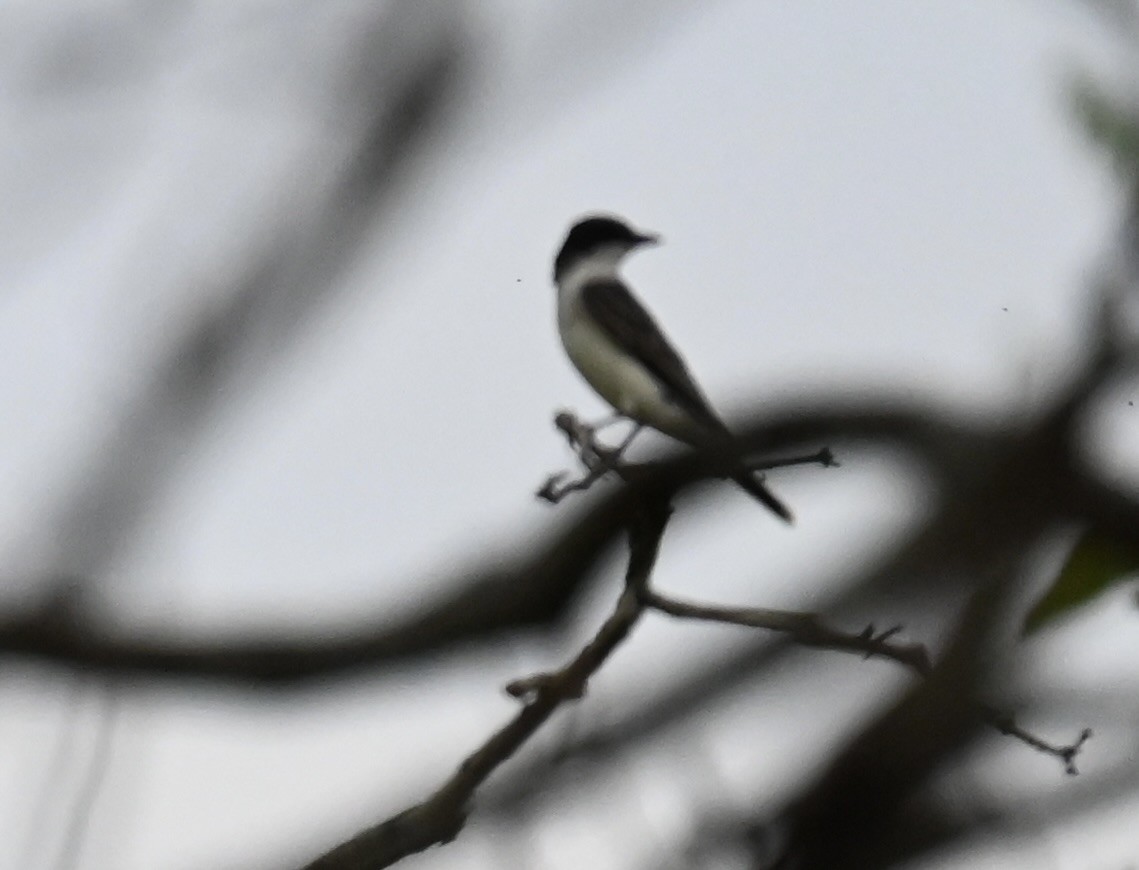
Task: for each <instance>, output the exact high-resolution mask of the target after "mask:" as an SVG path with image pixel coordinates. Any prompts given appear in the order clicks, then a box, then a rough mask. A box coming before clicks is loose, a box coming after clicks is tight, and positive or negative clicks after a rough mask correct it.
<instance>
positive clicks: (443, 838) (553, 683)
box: [305, 500, 670, 870]
mask: <svg viewBox="0 0 1139 870" xmlns="http://www.w3.org/2000/svg"><path fill="white" fill-rule="evenodd" d="M669 513H670V508H669V507H668V505H667V503H666V502H664V501H663V500H656V501H653V502H652V503H647V504H646V505H645V506H644V507H643V509H642V511H641V512H640V513H639V514H638V515H637V516H636V518H635V519H634V520H633V521H632V523H631V526H630V528H629V564H628V568H627V570H626V577H625V590H624V592H623V593H622V594H621V597H620V599H619V600H618V601H617V605H616V607H615V608H614V610H613V613H612V614H610V616H609V618H608V619H606V620H605V622H604V623H603V624H602V626H601V628H600V629H599V630H598V632H597V634H596V635H595V636H594V637H593V639H592V640H591V641H590V642H589V643H588V644H586V645H585V647H584V648H583V649H582V650H581V652H579V653H578V654H577V656H576V657H575V658H574V659H573V661H571V662H570V663H569V664H568V665H566V666H565V667H564V668H562V669H560V670H558V671H554V672H551V673H544V674H539V675H536V676H531V677H528V678H525V679H524V680H521V681H515V682H514V683H512V684H511V685H510V687H508V690H509V691H511V693H512V694H514V695H516V696H525V699H526V700H525V704H524V706H523V707H522V709H521V710H519V711H518V713H517V715H515V717H514V718H513V719H512V720H510V722H508V723H507V724H506V725H504V726H503V727H502V728H500V729H499V730H498V731H497V732H496V733H494V734H493V735H491V737H490V738H489V739H488V740H487V741H486V742H484V743H483V745H482V746H480V747H479V748H478V749H477V750H475V751H474V752H473V753H471V754H470V755H469V756H467V758H466V759H465V760H464V761H463V762H462V764H460V765H459V768H458V770H456V771H455V773H454V774H453V775H452V776H451V778H450V779H449V780H447V782H445V783H444V784H443V785H442V786H441V787H440V788H439V789H438V790H437V791H436V792H435V793H434V794H433V795H431V797H429V798H428V799H427V800H426V801H424V802H423V803H421V804H418V805H416V806H414V807H411V808H410V809H407V810H404V811H403V812H401V813H399V814H397V815H395V816H393V817H391V818H389V819H387V820H386V821H384V822H381V823H380V824H378V825H376V826H374V827H371V828H368V829H367V830H365V831H362V832H361V833H359V834H357V835H356V836H355V837H353V838H352V839H351V840H349V841H347V842H345V843H343V844H341V845H339V846H337V847H336V848H334V849H332V850H331V851H329V852H327V853H325V854H324V855H322V856H321V857H319V858H317V859H316V860H315V861H313V862H311V863H310V864H307V865H305V870H347V868H352V870H378V868H381V867H389V866H391V865H392V864H394V863H395V862H396V861H398V860H400V859H401V858H404V857H406V856H408V855H411V854H414V853H416V852H421V851H423V850H425V849H428V848H430V847H431V846H434V845H439V844H442V843H447V842H450V841H451V840H453V839H454V838H455V837H456V836H457V835H458V833H459V831H460V830H462V827H463V825H464V823H465V822H466V816H467V811H468V810H467V807H468V804H469V802H470V800H471V798H472V797H473V796H474V793H475V791H476V789H477V788H478V787H479V786H480V785H481V784H482V783H483V782H484V781H485V780H486V778H487V777H488V776H490V774H491V773H493V772H494V770H495V769H497V768H498V767H499V765H501V764H502V763H503V762H504V761H506V760H507V759H508V758H510V757H511V756H512V755H513V754H514V753H515V752H517V751H518V749H519V748H520V747H521V746H522V745H523V744H524V743H525V742H526V741H527V740H528V739H529V738H530V737H531V736H532V735H533V734H534V733H535V732H536V731H537V730H538V728H539V727H541V725H542V724H543V723H544V722H545V721H546V720H547V719H549V718H550V716H551V715H552V714H553V713H554V711H555V710H557V709H558V707H560V706H561V705H562V704H563V703H565V702H567V701H572V700H575V699H577V698H580V697H581V696H582V695H583V694H584V692H585V687H586V684H587V683H588V681H589V678H590V677H591V676H592V675H593V674H594V673H595V672H596V671H597V669H598V668H600V667H601V665H602V664H603V663H604V662H605V661H606V659H608V658H609V656H610V654H611V653H612V652H613V651H614V650H615V649H616V648H617V647H618V646H619V645H620V644H621V642H622V641H623V640H624V639H625V638H626V637H627V636H628V634H629V631H630V630H631V629H632V627H633V625H634V624H635V623H636V622H637V620H638V619H639V618H640V616H641V614H642V613H643V612H644V603H643V598H644V589H645V588H646V586H647V584H648V578H649V574H650V573H651V572H652V568H653V565H654V564H655V563H656V557H657V552H658V550H659V547H660V540H661V537H662V536H663V534H664V529H665V525H666V524H667V523H668V517H669Z"/></svg>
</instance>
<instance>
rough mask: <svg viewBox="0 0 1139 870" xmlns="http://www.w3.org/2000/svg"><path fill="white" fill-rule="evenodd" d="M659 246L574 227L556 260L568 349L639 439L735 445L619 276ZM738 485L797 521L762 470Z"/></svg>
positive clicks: (615, 225) (606, 224)
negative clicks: (651, 433)
mask: <svg viewBox="0 0 1139 870" xmlns="http://www.w3.org/2000/svg"><path fill="white" fill-rule="evenodd" d="M658 241H660V239H659V238H658V237H657V236H656V235H654V234H651V233H640V232H637V231H635V230H633V229H631V228H630V227H628V226H627V225H626V224H624V223H623V222H621V221H619V220H616V219H615V218H611V217H604V216H589V217H585V218H583V219H581V220H580V221H578V222H577V223H576V224H574V225H573V227H572V229H570V231H569V235H568V236H566V240H565V243H564V244H563V245H562V248H561V250H560V251H558V256H557V257H556V258H555V260H554V283H555V284H556V285H557V287H558V332H559V333H560V334H561V337H562V344H563V345H564V346H565V349H566V353H567V354H569V358H570V360H571V361H572V362H573V364H574V366H576V367H577V370H578V371H579V372H581V374H582V377H584V378H585V379H586V380H587V381H588V382H589V385H590V386H592V387H593V389H595V390H596V391H597V392H598V393H599V394H600V395H601V397H602V398H603V399H605V401H607V402H608V403H609V404H610V405H612V406H613V408H614V409H615V410H616V411H617V412H618V413H619V414H621V415H622V416H624V417H628V418H630V419H631V420H633V421H634V422H635V423H636V424H637V428H636V429H634V430H633V435H635V434H636V432H637V431H639V430H640V428H641V426H646V425H647V426H652V427H653V428H654V429H657V430H659V431H661V432H663V433H664V434H666V435H670V436H672V437H673V438H676V439H678V440H680V441H684V442H686V443H688V444H691V445H693V446H696V447H710V446H715V445H717V444H727V443H728V442H729V441H730V440H731V434H730V433H729V432H728V427H727V426H725V425H724V422H723V420H721V419H720V418H719V416H717V414H716V412H715V411H713V410H712V407H711V405H710V404H709V403H708V399H707V398H706V397H705V396H704V393H703V391H701V389H700V387H699V386H697V384H696V381H695V380H694V379H693V377H692V375H691V374H690V373H689V371H688V367H687V366H686V365H685V364H684V360H683V359H682V358H681V356H680V354H678V353H677V352H676V350H675V349H674V348H673V346H672V345H671V344H670V343H669V340H668V339H667V338H666V337H665V335H664V333H663V332H661V331H660V328H659V327H658V326H657V325H656V322H655V321H654V320H653V318H652V316H651V315H650V314H649V313H648V312H647V311H646V310H645V309H644V307H643V306H642V305H641V303H640V302H638V301H637V299H636V297H634V296H633V294H632V293H631V292H629V288H628V287H627V286H625V282H624V281H623V280H622V279H621V275H620V273H619V272H618V267H619V266H620V265H621V261H622V260H623V259H624V258H625V255H626V254H628V253H629V252H631V251H632V250H633V249H635V248H639V247H641V246H642V245H653V244H656V243H657V242H658ZM629 440H632V435H630V437H629V439H628V440H626V442H625V443H626V444H627V443H628V441H629ZM622 446H624V445H622ZM732 480H734V481H735V482H736V483H738V484H739V485H740V486H741V487H743V488H744V489H745V490H747V491H748V492H749V493H750V494H751V495H752V496H754V497H755V498H756V499H758V500H759V501H761V502H762V503H763V504H764V505H766V506H767V507H768V508H769V509H770V510H771V511H772V512H773V513H775V514H776V515H778V516H779V517H781V518H782V519H784V520H786V521H787V522H791V512H790V511H789V510H788V509H787V507H786V506H785V505H784V504H783V503H782V502H781V501H779V499H777V498H776V497H775V496H774V495H772V494H771V491H770V490H768V488H767V487H766V486H764V484H763V481H762V480H760V479H759V477H757V476H756V475H755V473H754V472H749V471H740V472H739V473H738V474H733V475H732Z"/></svg>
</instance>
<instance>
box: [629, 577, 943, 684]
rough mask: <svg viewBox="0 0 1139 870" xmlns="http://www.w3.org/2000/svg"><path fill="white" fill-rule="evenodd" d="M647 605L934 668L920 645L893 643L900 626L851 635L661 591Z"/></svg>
mask: <svg viewBox="0 0 1139 870" xmlns="http://www.w3.org/2000/svg"><path fill="white" fill-rule="evenodd" d="M644 603H645V606H646V607H648V608H651V609H653V610H659V611H660V612H661V613H667V614H668V615H669V616H676V617H679V618H681V619H699V620H704V621H709V622H723V623H727V624H729V625H743V626H750V627H752V628H763V629H767V630H768V631H776V632H779V633H781V634H786V635H787V636H788V637H789V638H790V640H791V642H792V643H795V644H798V645H799V646H807V647H815V648H818V649H829V650H837V651H840V652H852V653H856V654H858V655H862V656H865V657H866V658H870V657H871V656H879V657H882V658H887V659H893V660H894V661H896V662H898V663H899V664H902V665H905V666H906V667H908V668H910V669H911V670H913V671H914V672H916V673H917V674H919V675H920V676H923V677H926V676H929V674H930V671H931V670H932V669H933V665H932V664H931V662H930V658H929V652H928V651H927V650H926V648H925V647H924V646H923V645H922V644H920V643H897V642H896V641H894V640H892V638H893V637H894V635H896V634H897V633H898V632H899V631H900V630H901V627H900V626H895V627H894V628H890V629H887V630H886V631H883V632H877V631H875V629H874V626H872V625H868V626H866V628H864V629H863V630H862V631H860V632H858V633H857V634H851V633H848V632H844V631H839V630H838V629H834V628H831V627H830V626H828V625H826V624H825V623H824V622H823V621H822V620H821V619H820V618H819V616H818V615H817V614H814V613H802V612H797V611H791V610H768V609H766V608H760V607H722V606H717V605H711V604H698V603H696V602H691V601H681V600H680V599H677V598H670V597H666V596H664V595H661V594H659V593H657V592H653V591H651V590H648V591H646V592H645V602H644Z"/></svg>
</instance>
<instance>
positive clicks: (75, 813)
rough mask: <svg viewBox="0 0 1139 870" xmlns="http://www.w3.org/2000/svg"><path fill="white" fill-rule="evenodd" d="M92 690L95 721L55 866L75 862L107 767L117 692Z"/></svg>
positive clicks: (62, 868) (62, 869)
mask: <svg viewBox="0 0 1139 870" xmlns="http://www.w3.org/2000/svg"><path fill="white" fill-rule="evenodd" d="M96 691H98V692H99V693H100V700H101V707H100V710H99V717H98V720H97V721H96V724H95V737H94V742H93V744H92V745H91V748H90V751H89V753H88V757H87V759H86V766H85V769H84V771H83V776H82V779H81V781H80V783H79V786H78V788H77V789H76V794H75V802H74V804H73V806H72V807H71V812H70V814H69V816H68V819H67V823H66V825H65V826H64V828H63V831H62V839H61V841H60V846H59V855H58V857H57V858H56V862H55V865H54V866H55V870H72V868H74V867H78V866H79V864H80V858H81V857H82V855H83V846H84V843H85V842H86V840H87V834H88V831H89V830H90V828H91V816H92V815H93V814H94V811H95V805H96V804H97V803H98V800H99V795H100V793H101V792H102V791H103V787H104V785H105V784H106V781H107V773H108V772H109V770H110V765H111V754H112V750H113V748H114V738H115V730H116V725H117V723H118V712H119V696H118V694H117V693H116V692H115V690H114V688H113V687H110V686H98V687H96ZM57 785H58V783H57Z"/></svg>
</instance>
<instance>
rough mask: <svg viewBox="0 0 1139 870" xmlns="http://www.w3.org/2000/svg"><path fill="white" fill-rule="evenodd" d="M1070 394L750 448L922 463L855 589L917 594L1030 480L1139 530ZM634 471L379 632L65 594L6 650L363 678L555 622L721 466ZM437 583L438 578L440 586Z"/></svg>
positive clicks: (222, 677) (859, 412) (95, 665)
mask: <svg viewBox="0 0 1139 870" xmlns="http://www.w3.org/2000/svg"><path fill="white" fill-rule="evenodd" d="M1076 387H1077V388H1078V389H1079V390H1080V391H1082V392H1080V393H1079V396H1080V397H1081V398H1079V400H1078V401H1077V400H1076V399H1074V398H1073V394H1071V393H1069V394H1065V395H1064V396H1062V397H1061V398H1060V400H1059V401H1058V403H1057V405H1056V407H1054V408H1053V410H1052V411H1051V412H1049V413H1048V414H1045V415H1043V416H1042V417H1041V419H1039V420H1037V421H1036V422H1035V423H1033V424H1032V425H1031V426H1028V427H1025V428H1024V429H1021V430H1018V431H1008V430H1006V429H1005V428H1003V427H1001V426H995V427H991V428H990V429H987V430H985V429H979V428H977V427H966V426H962V425H960V424H956V423H952V422H948V421H945V420H942V419H940V418H939V417H938V416H937V415H936V414H934V413H933V412H932V411H930V410H929V409H924V408H921V407H906V406H903V405H901V404H900V403H898V402H896V401H893V400H890V399H878V400H875V399H870V398H868V399H865V400H864V401H862V402H861V403H860V404H858V405H852V404H851V403H850V402H846V403H845V407H844V408H843V409H842V410H834V407H835V406H836V405H838V406H840V407H841V404H840V403H838V402H831V403H829V404H828V403H825V402H818V403H814V404H813V406H812V407H810V408H807V409H803V408H794V407H792V408H785V409H783V410H782V411H781V412H773V411H769V412H768V414H767V415H766V418H765V419H764V420H762V421H758V422H756V423H755V424H753V425H752V426H750V427H749V428H748V429H746V430H744V431H743V432H742V433H741V441H742V442H743V443H744V444H745V446H746V447H747V448H748V449H749V450H755V451H757V452H758V451H759V450H761V449H763V450H770V449H773V448H777V449H792V448H796V447H797V446H798V445H800V444H802V443H803V442H804V441H809V440H812V439H817V438H827V439H840V440H844V441H866V442H870V443H875V444H883V445H889V444H893V445H895V446H898V447H901V448H903V449H907V450H911V451H913V452H915V453H917V454H918V455H919V456H921V457H922V458H923V459H924V460H925V465H926V467H927V468H928V470H929V471H930V472H931V473H932V474H934V475H935V476H936V477H937V479H938V480H939V481H940V482H941V484H942V486H941V490H940V492H939V493H938V505H939V507H938V509H937V510H936V512H935V513H934V514H933V515H932V517H931V518H930V519H929V521H928V522H926V523H924V524H923V525H922V526H921V527H920V528H919V529H918V530H917V531H915V532H914V533H913V534H912V535H911V536H910V537H909V538H907V539H906V540H904V541H903V542H902V543H901V544H899V546H898V547H897V548H896V549H895V551H894V552H893V553H892V554H890V555H889V556H888V557H887V558H886V559H885V560H884V561H883V563H882V564H879V565H875V566H871V567H870V568H868V569H867V570H866V571H864V572H863V573H862V575H861V576H860V577H858V578H854V582H853V584H852V588H857V589H859V594H861V595H869V594H871V593H872V592H873V591H874V590H881V589H883V588H887V587H888V586H890V585H892V584H902V585H903V587H904V588H908V589H916V588H918V586H919V585H920V583H922V582H924V581H927V580H928V579H929V578H931V577H933V576H938V577H942V578H944V577H945V576H949V575H951V574H952V573H953V571H954V569H955V568H956V567H959V566H960V565H961V564H962V562H963V560H967V559H966V557H967V556H968V555H969V551H968V550H967V548H962V546H961V541H963V540H969V539H971V538H972V537H975V536H976V535H977V532H978V529H979V528H980V529H983V528H984V524H985V523H986V522H989V521H991V520H993V519H994V518H996V519H999V518H1000V517H1001V516H1002V515H1003V514H1004V513H1005V512H1007V510H1008V509H1009V508H1010V506H1012V505H1014V504H1017V503H1019V502H1020V500H1021V499H1022V498H1023V495H1022V493H1023V492H1025V491H1028V490H1026V489H1025V484H1024V481H1025V480H1036V479H1039V478H1044V479H1047V480H1050V481H1053V482H1055V484H1056V487H1055V490H1056V491H1055V492H1052V493H1050V494H1049V497H1048V499H1041V500H1037V501H1035V502H1033V504H1032V506H1031V510H1032V519H1033V521H1034V523H1035V524H1036V525H1037V527H1038V528H1039V527H1043V526H1046V525H1048V524H1050V523H1053V522H1056V521H1058V520H1067V519H1070V518H1072V517H1073V516H1077V515H1088V514H1090V513H1092V512H1098V513H1101V514H1105V515H1109V516H1110V517H1111V518H1112V519H1113V522H1114V523H1115V526H1116V528H1117V529H1118V530H1119V532H1120V534H1123V533H1124V530H1125V529H1127V528H1129V529H1130V534H1132V535H1134V536H1139V508H1137V507H1136V506H1135V505H1134V504H1132V503H1131V501H1130V500H1128V499H1127V498H1126V497H1124V496H1122V495H1120V494H1118V493H1115V492H1114V491H1112V490H1110V489H1108V488H1107V487H1105V486H1104V485H1103V484H1099V483H1097V482H1096V481H1095V480H1094V479H1093V478H1091V477H1090V476H1089V475H1088V474H1087V473H1085V472H1083V471H1077V470H1075V469H1072V468H1071V466H1070V455H1069V445H1068V441H1069V430H1070V428H1071V426H1072V416H1073V414H1075V413H1076V411H1077V410H1078V409H1079V408H1080V407H1082V403H1083V402H1085V401H1087V399H1088V396H1089V395H1090V392H1091V391H1090V388H1087V386H1086V384H1083V383H1079V384H1077V385H1076ZM641 471H643V473H641ZM641 471H639V472H638V474H637V477H638V479H637V480H636V481H635V482H632V483H630V484H629V485H628V486H625V487H621V488H615V489H613V490H612V491H610V492H607V493H606V494H605V495H604V496H603V497H602V498H600V499H597V500H595V501H594V502H593V506H592V507H591V508H590V509H588V510H587V511H586V512H584V513H583V514H582V515H581V516H580V517H579V518H578V519H576V520H575V521H573V522H572V523H571V524H570V525H569V526H568V527H566V528H564V529H562V530H560V531H559V532H557V533H555V534H554V535H553V536H552V537H551V539H550V540H549V541H548V542H546V543H545V544H544V545H543V546H541V547H540V548H539V549H538V550H537V551H536V552H535V553H533V554H532V555H530V556H529V557H528V558H522V559H520V560H517V561H515V562H514V563H512V564H511V563H508V564H506V565H503V563H502V560H501V559H491V560H489V561H488V563H487V564H485V565H484V566H482V567H478V568H475V569H473V570H471V569H469V568H468V569H465V570H463V571H461V572H459V573H457V574H456V575H455V576H453V577H452V578H450V580H449V581H448V584H447V585H449V586H451V587H453V588H455V589H456V590H457V591H453V592H451V593H449V594H448V595H446V597H444V598H442V599H441V600H439V601H437V602H436V603H435V604H434V605H431V606H428V607H427V608H426V609H425V610H424V612H422V613H420V614H414V615H410V616H407V617H405V618H403V619H399V620H395V621H393V620H392V619H391V618H390V617H389V616H387V615H384V616H383V617H382V618H379V619H377V620H375V621H374V622H373V623H372V624H365V625H363V626H359V627H356V628H353V629H348V630H343V629H341V630H338V631H337V632H336V633H335V636H332V637H322V638H316V639H311V638H305V637H290V636H277V637H273V636H270V637H263V638H249V637H244V638H241V639H238V640H234V641H219V642H215V641H210V642H196V641H193V640H189V639H185V640H183V639H177V638H173V637H170V636H168V635H164V636H160V637H156V638H155V637H138V636H124V635H121V634H115V633H111V632H109V631H104V630H101V629H99V628H98V627H97V626H96V625H95V624H94V623H93V621H92V620H91V619H90V617H89V616H88V615H87V614H85V613H83V612H82V611H80V610H78V609H77V608H76V607H75V605H74V602H71V601H69V600H67V599H63V600H62V601H61V600H55V601H53V602H49V603H48V604H47V605H45V606H44V607H42V608H41V609H39V610H35V611H32V612H30V613H24V614H13V615H11V616H8V617H7V618H4V619H0V657H2V656H5V655H8V656H12V655H17V656H22V657H32V658H36V659H41V660H48V661H54V662H56V663H59V664H63V665H67V666H70V667H73V668H76V669H78V670H89V671H102V672H107V673H111V674H121V675H132V676H148V677H152V678H165V679H172V678H193V679H209V680H216V681H222V682H230V683H240V684H245V685H248V686H250V687H254V686H259V685H261V686H282V685H299V684H303V683H305V682H307V681H310V680H315V679H318V678H320V679H327V678H328V677H330V676H334V675H344V674H350V673H358V672H360V671H363V670H367V669H371V668H375V667H377V666H386V665H388V664H391V663H392V662H395V661H399V660H404V659H406V658H408V657H411V656H415V655H422V654H425V653H428V652H433V653H434V652H439V651H441V650H446V649H449V648H452V647H453V646H455V645H456V644H459V643H464V642H471V641H476V640H486V639H488V638H491V637H495V636H497V635H499V634H501V633H502V632H504V631H508V630H517V629H522V628H527V627H536V626H543V625H549V624H551V623H553V622H555V621H556V620H558V619H559V617H560V616H561V615H562V614H564V613H565V612H566V610H567V608H568V607H569V605H570V604H571V603H572V601H573V600H574V597H575V595H576V594H577V592H578V591H579V590H580V588H581V586H582V584H583V583H584V582H586V580H587V579H588V577H589V576H590V573H591V570H592V568H593V567H594V566H595V565H596V564H597V561H598V560H599V559H600V558H601V557H602V556H603V555H604V553H605V552H606V550H607V548H608V547H609V546H610V545H611V544H612V543H613V541H614V538H615V536H616V534H617V533H618V531H619V530H620V529H621V528H622V527H623V525H624V523H625V522H627V519H628V516H629V511H630V509H632V507H633V506H634V505H635V503H636V501H637V499H638V498H639V497H640V495H641V494H642V493H644V492H647V491H650V490H652V489H654V488H657V487H665V488H678V487H682V486H686V485H688V484H691V483H693V482H695V481H699V480H703V479H706V478H707V477H709V476H713V477H715V476H718V466H717V465H716V463H715V462H714V461H712V460H710V459H709V458H708V457H706V456H703V455H700V454H694V453H685V454H680V455H677V456H675V457H673V458H668V459H663V460H660V461H657V462H653V463H648V464H645V465H644V466H642V467H641ZM698 494H699V493H698ZM1132 522H1134V525H1130V526H1129V524H1130V523H1132ZM436 579H437V578H433V585H438V584H437V583H434V581H435V580H436ZM829 612H830V611H828V613H829Z"/></svg>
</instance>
